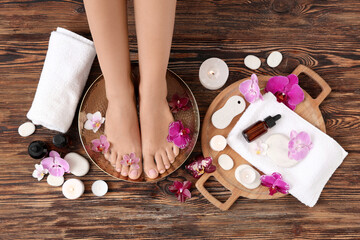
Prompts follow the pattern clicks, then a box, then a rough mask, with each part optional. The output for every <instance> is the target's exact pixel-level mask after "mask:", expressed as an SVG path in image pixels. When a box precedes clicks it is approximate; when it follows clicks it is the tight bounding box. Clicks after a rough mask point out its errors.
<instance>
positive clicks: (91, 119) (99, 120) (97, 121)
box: [84, 111, 105, 133]
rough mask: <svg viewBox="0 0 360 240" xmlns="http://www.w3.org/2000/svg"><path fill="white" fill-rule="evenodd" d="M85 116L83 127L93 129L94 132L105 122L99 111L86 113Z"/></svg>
mask: <svg viewBox="0 0 360 240" xmlns="http://www.w3.org/2000/svg"><path fill="white" fill-rule="evenodd" d="M86 118H87V120H86V122H85V124H84V128H85V129H87V130H93V132H94V133H96V132H97V131H98V130H99V128H100V127H101V124H103V123H104V122H105V118H104V117H102V116H101V113H100V112H99V111H97V112H96V113H94V114H91V113H88V114H86Z"/></svg>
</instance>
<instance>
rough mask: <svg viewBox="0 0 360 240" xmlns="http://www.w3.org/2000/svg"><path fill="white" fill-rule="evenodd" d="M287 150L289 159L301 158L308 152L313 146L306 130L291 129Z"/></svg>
mask: <svg viewBox="0 0 360 240" xmlns="http://www.w3.org/2000/svg"><path fill="white" fill-rule="evenodd" d="M288 147H289V152H288V156H289V158H290V159H294V160H297V161H299V160H302V159H304V158H305V157H306V156H307V154H308V153H309V151H310V149H311V148H312V147H313V144H312V142H311V138H310V135H309V134H308V133H306V132H299V133H297V132H296V131H294V130H293V131H291V133H290V141H289V145H288Z"/></svg>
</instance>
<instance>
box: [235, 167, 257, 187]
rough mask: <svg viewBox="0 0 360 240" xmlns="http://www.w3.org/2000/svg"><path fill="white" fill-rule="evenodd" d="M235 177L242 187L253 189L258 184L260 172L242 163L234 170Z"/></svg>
mask: <svg viewBox="0 0 360 240" xmlns="http://www.w3.org/2000/svg"><path fill="white" fill-rule="evenodd" d="M235 178H236V180H238V182H239V183H241V184H242V185H243V186H244V187H246V188H248V189H255V188H257V187H258V186H260V183H261V181H260V174H259V172H258V171H256V170H255V169H254V168H252V167H251V166H250V165H247V164H242V165H240V166H239V167H237V169H236V170H235Z"/></svg>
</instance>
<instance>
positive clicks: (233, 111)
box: [211, 96, 246, 129]
mask: <svg viewBox="0 0 360 240" xmlns="http://www.w3.org/2000/svg"><path fill="white" fill-rule="evenodd" d="M245 107H246V103H245V100H244V99H243V98H242V97H240V96H232V97H230V98H229V99H228V100H227V101H226V103H225V105H224V106H223V107H222V108H220V109H219V110H217V111H216V112H215V113H214V114H213V115H212V117H211V122H212V124H213V125H214V127H216V128H217V129H225V128H227V126H229V125H230V123H231V121H232V120H233V118H234V117H236V116H237V115H239V114H240V113H242V112H243V111H244V110H245Z"/></svg>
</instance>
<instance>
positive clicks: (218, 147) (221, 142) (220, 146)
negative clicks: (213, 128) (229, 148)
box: [210, 135, 227, 152]
mask: <svg viewBox="0 0 360 240" xmlns="http://www.w3.org/2000/svg"><path fill="white" fill-rule="evenodd" d="M226 145H227V141H226V138H225V137H224V136H222V135H216V136H214V137H212V138H211V140H210V147H211V149H212V150H214V151H218V152H219V151H222V150H224V149H225V147H226Z"/></svg>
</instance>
